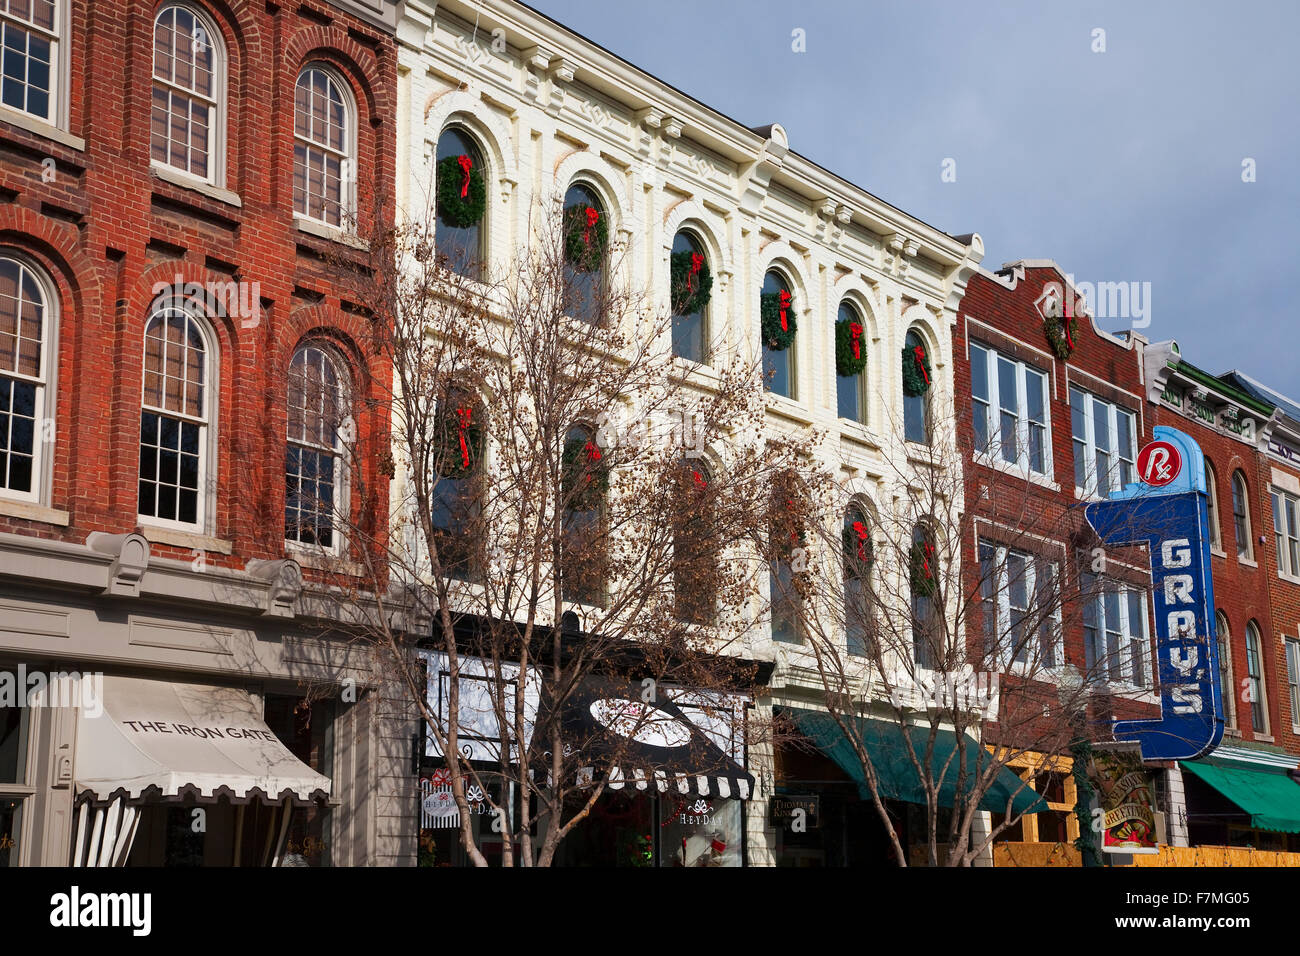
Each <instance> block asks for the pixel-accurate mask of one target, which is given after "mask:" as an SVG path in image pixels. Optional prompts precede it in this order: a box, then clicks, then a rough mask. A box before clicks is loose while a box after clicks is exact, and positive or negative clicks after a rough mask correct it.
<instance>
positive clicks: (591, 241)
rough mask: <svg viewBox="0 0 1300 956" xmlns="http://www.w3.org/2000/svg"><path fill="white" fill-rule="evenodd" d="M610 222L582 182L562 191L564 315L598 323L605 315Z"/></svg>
mask: <svg viewBox="0 0 1300 956" xmlns="http://www.w3.org/2000/svg"><path fill="white" fill-rule="evenodd" d="M610 225H611V224H610V222H609V219H608V213H607V212H606V211H605V204H604V203H603V202H601V199H600V196H599V195H597V193H596V190H594V189H593V188H591V186H589V185H587V184H586V183H574V184H573V185H572V186H570V187H569V189H568V192H566V193H565V194H564V218H563V228H564V302H563V308H564V311H565V314H567V315H571V316H573V318H575V319H579V320H581V321H583V322H590V323H591V324H593V325H601V324H603V321H604V315H605V271H606V268H607V266H608V265H609V248H608V243H609V238H610Z"/></svg>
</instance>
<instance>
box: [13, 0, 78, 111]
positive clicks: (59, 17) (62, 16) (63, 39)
mask: <svg viewBox="0 0 1300 956" xmlns="http://www.w3.org/2000/svg"><path fill="white" fill-rule="evenodd" d="M70 19H71V18H70V17H69V16H68V0H55V3H54V23H53V25H52V26H51V27H50V28H48V29H47V28H46V27H42V26H37V25H36V24H35V23H33V22H32V21H31V20H23V19H22V18H20V17H18V16H16V15H14V14H12V13H8V12H5V11H0V22H4V23H8V24H11V25H13V26H15V27H17V28H18V29H20V30H23V31H26V32H28V33H37V34H39V35H40V36H41V37H43V38H44V39H45V40H46V41H48V42H49V44H50V89H49V94H48V95H49V113H48V114H47V115H45V116H40V115H38V114H36V113H32V112H30V111H28V110H26V109H19V108H18V107H16V106H10V105H9V104H7V103H3V102H0V111H4V112H5V113H10V114H16V115H17V116H22V117H27V118H29V119H33V120H36V121H37V122H38V123H46V124H48V125H50V126H53V127H55V128H56V129H67V125H68V110H67V97H66V96H65V95H64V90H65V89H66V88H67V84H68V64H67V62H66V61H67V56H66V55H65V50H66V48H67V45H68V21H69V20H70ZM0 115H2V114H0Z"/></svg>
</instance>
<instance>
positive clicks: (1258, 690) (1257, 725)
mask: <svg viewBox="0 0 1300 956" xmlns="http://www.w3.org/2000/svg"><path fill="white" fill-rule="evenodd" d="M1246 676H1247V677H1248V679H1249V680H1248V683H1247V688H1248V689H1249V691H1250V698H1251V699H1250V720H1251V724H1252V726H1253V727H1254V729H1255V736H1257V737H1258V736H1259V735H1260V734H1264V735H1266V736H1267V734H1268V678H1267V677H1266V676H1265V675H1264V648H1263V646H1262V645H1261V644H1260V642H1259V626H1258V625H1257V624H1256V623H1255V622H1254V621H1250V622H1249V623H1248V624H1247V625H1246Z"/></svg>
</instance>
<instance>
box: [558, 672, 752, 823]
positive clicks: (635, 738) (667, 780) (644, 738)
mask: <svg viewBox="0 0 1300 956" xmlns="http://www.w3.org/2000/svg"><path fill="white" fill-rule="evenodd" d="M547 698H548V695H546V694H543V702H542V707H543V711H542V714H541V716H540V717H539V720H538V727H541V728H547V727H549V726H550V723H549V712H550V706H551V705H550V703H549V700H548V699H547ZM560 727H561V736H562V739H563V741H564V744H565V750H566V753H567V754H569V756H568V757H567V760H568V762H569V763H570V764H571V765H572V764H574V763H575V762H576V764H577V766H578V767H579V768H581V769H580V770H579V780H580V782H584V783H585V782H589V781H594V780H595V779H597V778H598V777H600V776H603V777H604V778H606V779H607V780H608V786H609V788H610V789H611V790H622V789H623V788H624V787H631V788H632V789H634V790H639V791H644V792H649V791H650V790H651V788H654V789H655V790H657V791H658V792H659V793H673V794H698V795H699V796H703V797H708V796H712V797H735V798H738V799H741V800H748V799H749V798H750V797H751V796H752V795H753V793H754V778H753V777H752V776H751V775H750V774H749V773H748V772H747V771H746V770H745V769H744V768H743V767H741V766H740V765H739V764H738V763H736V761H735V760H733V759H732V758H731V757H730V756H728V755H727V754H726V753H724V752H723V751H722V749H721V748H719V747H718V745H717V744H716V743H714V742H713V740H711V739H710V734H709V733H708V732H706V730H705V729H703V728H701V727H699V726H697V725H696V724H695V723H693V722H692V721H691V720H690V719H689V718H687V716H686V715H685V714H684V713H683V712H682V710H681V708H679V707H678V706H677V705H676V704H675V703H673V702H672V701H671V700H669V699H667V698H666V695H664V694H660V695H658V697H657V698H656V700H655V701H654V702H653V703H648V702H645V701H643V700H642V699H641V692H640V686H639V685H629V684H627V683H625V682H621V681H612V680H607V679H604V678H599V677H588V678H585V679H584V680H583V681H582V683H581V684H580V685H579V686H578V687H577V688H576V689H575V690H574V691H573V693H572V694H570V695H569V697H568V699H567V700H566V701H565V702H564V708H563V711H562V713H561V715H560ZM541 737H542V735H541V734H535V735H534V739H533V749H534V753H535V754H540V753H541V748H543V747H544V746H545V745H546V742H545V741H544V740H543V739H541Z"/></svg>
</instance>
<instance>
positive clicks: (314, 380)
mask: <svg viewBox="0 0 1300 956" xmlns="http://www.w3.org/2000/svg"><path fill="white" fill-rule="evenodd" d="M348 404H349V403H348V388H347V376H346V374H345V373H344V371H343V366H342V363H341V362H340V361H339V359H338V357H337V355H335V353H334V350H333V349H331V348H329V347H328V346H326V345H323V344H321V343H318V342H308V343H305V344H303V345H300V346H298V348H297V349H296V350H295V351H294V353H293V359H292V361H290V363H289V391H288V413H289V414H288V436H287V440H288V444H287V446H286V449H285V463H284V485H285V502H284V537H285V540H286V541H290V542H293V543H295V544H299V545H308V546H312V547H317V548H321V549H324V550H327V551H331V552H338V550H339V546H340V543H341V542H340V540H339V538H340V531H341V529H340V527H339V523H340V519H346V517H347V508H348V488H347V462H346V458H345V445H346V443H347V442H349V441H351V439H352V432H353V428H354V425H353V422H352V419H351V416H350V415H349V412H348Z"/></svg>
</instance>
